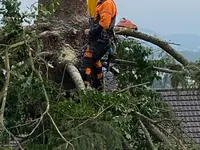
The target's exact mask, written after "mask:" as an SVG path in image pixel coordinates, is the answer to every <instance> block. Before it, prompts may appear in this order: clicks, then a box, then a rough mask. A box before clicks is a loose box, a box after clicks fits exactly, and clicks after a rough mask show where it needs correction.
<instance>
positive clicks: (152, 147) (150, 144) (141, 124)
mask: <svg viewBox="0 0 200 150" xmlns="http://www.w3.org/2000/svg"><path fill="white" fill-rule="evenodd" d="M139 124H140V126H141V128H142V130H143V132H144V135H145V137H146V139H147V142H148V143H149V146H150V148H151V150H156V148H155V146H154V144H153V142H152V139H151V136H150V134H149V132H148V130H147V129H146V127H145V126H144V124H143V123H142V121H141V120H139Z"/></svg>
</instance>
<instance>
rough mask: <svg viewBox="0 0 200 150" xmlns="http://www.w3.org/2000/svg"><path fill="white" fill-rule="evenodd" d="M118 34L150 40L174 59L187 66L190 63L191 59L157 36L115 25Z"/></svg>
mask: <svg viewBox="0 0 200 150" xmlns="http://www.w3.org/2000/svg"><path fill="white" fill-rule="evenodd" d="M115 31H116V34H119V35H125V36H132V37H135V38H139V39H142V40H144V41H147V42H150V43H152V44H155V45H157V46H159V47H160V48H162V49H163V50H164V51H166V52H167V53H168V54H170V55H171V56H172V57H173V58H174V59H176V60H177V61H178V62H180V63H181V64H182V65H184V66H186V65H188V64H189V61H188V60H187V59H186V58H185V57H183V56H182V55H181V54H180V53H178V52H177V51H176V50H175V49H174V48H172V47H171V46H170V45H169V44H168V43H167V42H165V41H162V40H160V39H159V38H157V37H154V36H151V35H148V34H145V33H142V32H139V31H135V30H126V29H124V30H121V29H118V28H117V27H115Z"/></svg>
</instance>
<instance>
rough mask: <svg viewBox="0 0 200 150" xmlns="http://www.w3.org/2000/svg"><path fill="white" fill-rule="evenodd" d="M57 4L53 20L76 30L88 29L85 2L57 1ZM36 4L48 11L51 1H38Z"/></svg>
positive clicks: (81, 0) (79, 0)
mask: <svg viewBox="0 0 200 150" xmlns="http://www.w3.org/2000/svg"><path fill="white" fill-rule="evenodd" d="M58 2H59V6H58V8H57V9H56V12H55V16H54V18H53V19H54V20H56V21H62V22H63V23H64V24H67V25H70V26H72V27H74V28H76V29H83V28H85V29H86V28H87V27H88V18H89V14H88V12H87V0H58ZM38 3H39V4H42V5H43V6H44V7H45V8H47V10H48V8H49V6H50V4H51V3H52V0H38Z"/></svg>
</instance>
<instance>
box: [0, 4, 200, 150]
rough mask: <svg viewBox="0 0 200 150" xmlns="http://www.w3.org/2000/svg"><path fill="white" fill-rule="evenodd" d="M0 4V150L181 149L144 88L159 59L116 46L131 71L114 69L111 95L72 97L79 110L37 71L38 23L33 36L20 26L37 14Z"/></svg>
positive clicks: (42, 61) (172, 123)
mask: <svg viewBox="0 0 200 150" xmlns="http://www.w3.org/2000/svg"><path fill="white" fill-rule="evenodd" d="M56 4H57V3H56ZM1 5H2V8H1V9H0V10H1V15H2V19H1V25H2V27H1V30H0V41H1V44H0V67H1V68H0V69H1V78H0V79H1V80H0V89H1V90H0V104H1V110H0V139H1V142H0V144H1V147H2V148H1V149H8V148H11V147H12V146H13V147H14V146H16V147H18V148H19V149H28V150H32V149H52V150H53V149H69V150H94V149H97V150H104V149H106V150H123V149H124V150H125V149H128V150H131V149H137V150H149V149H152V150H156V149H166V150H168V149H180V150H186V149H187V148H186V145H184V142H183V141H181V139H182V134H180V131H179V128H180V127H179V126H178V123H177V121H176V120H175V119H174V115H173V113H172V111H171V109H170V107H169V106H168V105H167V104H166V103H164V102H163V101H162V100H161V99H160V96H159V95H158V94H157V93H155V92H154V91H152V90H150V89H149V88H148V87H149V86H151V85H152V83H153V81H154V79H159V75H158V74H157V73H156V70H155V68H156V67H165V66H166V65H168V64H167V63H166V60H165V59H161V60H153V59H152V58H151V55H152V49H151V48H146V47H144V46H142V45H141V44H140V43H139V42H137V41H135V40H133V39H123V40H119V41H118V49H117V54H118V58H121V59H124V60H127V61H133V60H134V63H135V65H132V66H130V65H127V64H126V65H125V64H121V65H118V66H117V67H118V68H119V71H120V74H119V75H117V81H118V83H119V89H118V90H117V91H112V92H111V91H106V92H99V91H95V90H84V91H74V92H72V94H73V95H74V97H75V98H78V99H80V100H81V102H80V103H78V104H77V103H75V102H74V101H73V100H74V99H73V98H66V97H65V94H64V93H65V92H66V89H65V88H63V87H62V84H61V85H60V84H58V83H57V82H55V81H54V80H50V78H49V74H48V73H46V72H45V71H44V70H43V69H44V66H45V67H46V66H47V68H48V67H49V66H50V63H49V62H50V61H49V59H46V58H43V57H41V56H40V55H39V54H41V52H43V49H44V47H45V44H44V40H43V39H42V38H41V32H40V30H39V29H38V28H37V25H38V24H36V28H34V27H33V26H34V25H32V26H31V30H30V29H29V28H28V27H24V26H23V22H24V21H25V22H31V21H32V20H33V19H36V18H38V17H39V16H37V15H36V13H34V12H32V13H20V11H19V6H20V2H18V1H17V0H2V1H1ZM57 6H58V5H56V7H57ZM34 9H36V7H34ZM40 11H42V15H46V14H49V13H51V12H48V13H46V10H43V9H42V10H40ZM53 12H56V11H55V10H54V9H53ZM40 15H41V14H40ZM40 17H42V16H40ZM43 19H45V18H43ZM43 19H42V20H43ZM51 42H52V41H51ZM51 44H52V43H51ZM53 44H55V43H53ZM54 48H56V47H54ZM47 70H48V69H47ZM133 72H134V73H133ZM61 78H63V77H62V76H61ZM65 78H66V76H65ZM65 84H69V83H68V82H67V83H65ZM172 128H175V129H176V130H175V132H173V133H171V132H170V129H172ZM182 140H183V139H182ZM10 141H15V144H14V145H10V144H11V143H10ZM3 145H4V146H3ZM197 149H198V148H197Z"/></svg>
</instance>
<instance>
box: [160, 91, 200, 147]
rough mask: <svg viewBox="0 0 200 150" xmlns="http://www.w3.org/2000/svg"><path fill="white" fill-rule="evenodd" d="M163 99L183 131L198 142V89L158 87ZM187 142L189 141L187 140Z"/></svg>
mask: <svg viewBox="0 0 200 150" xmlns="http://www.w3.org/2000/svg"><path fill="white" fill-rule="evenodd" d="M156 91H157V92H158V93H160V94H161V97H162V99H163V100H165V101H166V102H167V103H169V104H170V105H171V107H172V110H173V111H174V113H175V117H177V119H180V120H182V123H181V124H180V125H181V126H182V127H183V130H184V132H185V133H186V134H185V135H187V136H188V137H190V139H192V140H193V141H194V142H195V143H198V144H200V90H197V89H159V90H156ZM187 142H188V144H190V143H191V141H187Z"/></svg>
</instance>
